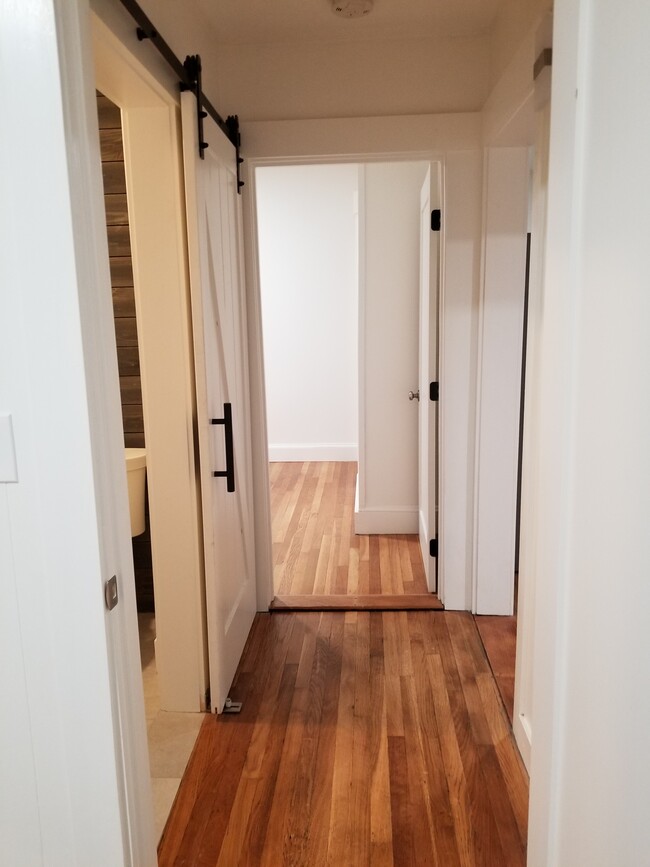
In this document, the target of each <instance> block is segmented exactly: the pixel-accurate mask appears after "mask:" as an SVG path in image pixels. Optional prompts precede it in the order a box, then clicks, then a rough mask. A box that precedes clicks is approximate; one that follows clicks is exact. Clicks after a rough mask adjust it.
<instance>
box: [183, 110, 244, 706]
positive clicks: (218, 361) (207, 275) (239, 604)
mask: <svg viewBox="0 0 650 867" xmlns="http://www.w3.org/2000/svg"><path fill="white" fill-rule="evenodd" d="M182 119H183V160H184V166H185V192H186V200H187V232H188V242H189V259H190V285H191V295H192V324H193V332H194V354H195V368H196V393H197V424H198V439H199V455H200V464H201V496H202V501H203V534H204V548H205V573H206V609H207V625H208V650H209V664H210V693H211V698H212V707H213V709H214V710H216V711H218V712H221V711H222V710H223V707H224V703H225V701H226V698H227V696H228V691H229V689H230V685H231V683H232V679H233V676H234V674H235V670H236V668H237V664H238V662H239V659H240V657H241V654H242V650H243V648H244V643H245V642H246V638H247V636H248V632H249V630H250V626H251V623H252V621H253V617H254V615H255V607H256V592H255V573H254V566H253V519H252V485H251V453H250V436H249V425H250V419H249V411H248V406H249V403H248V399H249V395H248V367H247V354H246V317H245V292H244V273H243V253H242V218H241V198H240V196H238V195H237V177H236V163H235V160H236V157H235V149H234V147H233V146H232V144H231V143H230V142H229V141H228V139H227V138H226V137H225V135H224V134H223V133H222V132H221V130H220V129H219V128H218V126H217V125H216V124H215V123H214V122H213V121H212V120H211V119H210V118H206V119H205V124H204V140H205V141H206V142H207V143H208V147H207V148H206V149H205V151H204V155H205V158H204V159H200V158H199V151H198V132H197V119H196V100H195V98H194V97H193V95H192V94H190V93H184V94H182ZM197 616H198V615H197Z"/></svg>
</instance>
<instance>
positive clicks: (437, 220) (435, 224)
mask: <svg viewBox="0 0 650 867" xmlns="http://www.w3.org/2000/svg"><path fill="white" fill-rule="evenodd" d="M441 225H442V213H441V211H440V208H436V210H435V211H431V231H432V232H439V231H440V226H441Z"/></svg>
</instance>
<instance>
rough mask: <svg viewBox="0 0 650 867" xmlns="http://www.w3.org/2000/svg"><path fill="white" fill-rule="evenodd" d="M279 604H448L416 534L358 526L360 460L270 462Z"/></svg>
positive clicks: (365, 606) (320, 606)
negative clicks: (371, 531) (436, 588)
mask: <svg viewBox="0 0 650 867" xmlns="http://www.w3.org/2000/svg"><path fill="white" fill-rule="evenodd" d="M269 474H270V488H271V515H272V520H273V569H274V590H275V594H276V600H275V602H274V606H273V607H275V608H285V607H292V606H295V607H299V608H306V607H313V608H317V609H319V610H322V609H326V608H330V607H339V606H349V607H354V608H359V609H365V610H369V609H372V608H384V607H388V608H391V609H392V608H416V609H420V608H425V609H431V608H441V607H442V606H441V605H440V602H439V601H438V599H437V597H436V596H434V595H433V594H431V593H429V591H428V589H427V585H426V578H425V574H424V569H423V566H422V555H421V553H420V547H419V542H418V538H417V536H416V535H364V536H358V535H356V534H355V532H354V496H355V486H356V476H357V464H356V462H353V461H346V462H343V461H338V462H335V461H332V462H316V461H312V462H299V461H296V462H274V463H271V464H270V470H269Z"/></svg>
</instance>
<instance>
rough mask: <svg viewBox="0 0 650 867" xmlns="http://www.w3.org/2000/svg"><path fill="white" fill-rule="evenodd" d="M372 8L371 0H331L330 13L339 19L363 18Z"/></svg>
mask: <svg viewBox="0 0 650 867" xmlns="http://www.w3.org/2000/svg"><path fill="white" fill-rule="evenodd" d="M372 7H373V0H332V12H333V13H334V14H335V15H338V17H339V18H363V17H364V16H365V15H368V14H369V13H370V12H371V11H372Z"/></svg>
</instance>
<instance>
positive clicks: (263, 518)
mask: <svg viewBox="0 0 650 867" xmlns="http://www.w3.org/2000/svg"><path fill="white" fill-rule="evenodd" d="M386 162H428V163H430V164H431V167H432V171H435V170H436V166H437V167H438V168H437V171H438V172H439V178H440V200H441V203H442V207H443V208H444V179H445V156H444V154H441V153H439V152H435V151H424V152H423V151H399V152H395V153H386V154H376V153H375V154H373V153H353V154H337V155H331V154H330V155H328V156H321V155H317V154H307V155H302V156H286V157H284V156H280V157H254V158H250V159H248V160H247V161H246V163H245V173H246V190H247V191H248V194H247V195H246V196H245V197H244V238H245V255H246V283H247V287H248V350H249V364H250V389H251V417H252V422H253V425H252V455H253V500H254V503H255V562H256V567H257V605H258V610H259V611H267V610H268V608H269V604H270V602H271V600H272V599H273V596H274V595H275V594H274V589H273V555H272V551H273V536H272V527H271V494H270V486H269V478H268V464H269V460H268V442H267V440H268V437H267V425H266V390H265V383H264V340H263V333H262V303H261V280H260V266H259V243H258V232H257V207H256V201H257V194H256V178H255V170H256V169H257V168H264V167H270V166H300V165H327V164H333V163H359V164H363V163H386ZM440 242H441V243H440V262H439V269H440V296H439V314H440V312H441V311H443V310H444V285H445V266H444V258H445V256H444V254H445V235H444V221H443V227H442V233H441V238H440ZM439 319H440V332H439V339H440V345H439V347H438V354H439V359H440V361H439V365H440V366H439V376H440V378H441V380H442V358H443V352H442V346H443V340H444V331H443V321H442V320H443V317H442V316H440V315H439ZM361 401H362V395H361V394H359V404H360V405H361ZM442 413H443V408H442V406H441V407H439V412H438V430H439V455H440V463H439V467H440V477H439V479H438V491H439V496H440V497H441V496H442V491H443V490H444V489H443V487H442V484H441V479H442V473H443V464H444V445H443V442H442V435H441V432H442V430H443V424H442ZM360 433H361V430H360ZM439 512H440V514H441V515H442V514H443V512H444V508H443V505H442V502H440V501H439ZM438 526H439V534H440V539H439V542H438V596H439V598H440V601H441V602H443V604H444V586H445V585H444V566H443V564H444V559H443V558H444V544H443V538H442V520H441V521H440V522H439V525H438Z"/></svg>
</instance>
